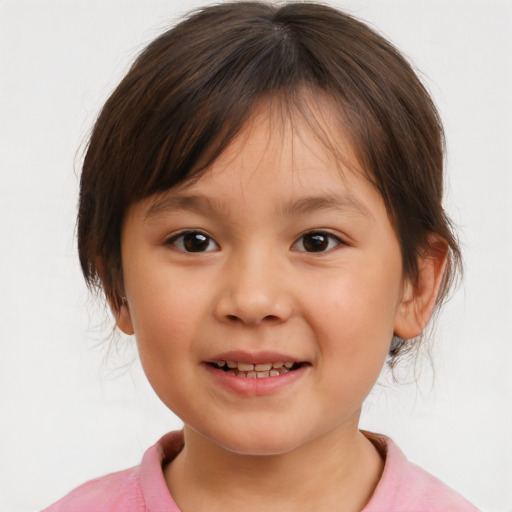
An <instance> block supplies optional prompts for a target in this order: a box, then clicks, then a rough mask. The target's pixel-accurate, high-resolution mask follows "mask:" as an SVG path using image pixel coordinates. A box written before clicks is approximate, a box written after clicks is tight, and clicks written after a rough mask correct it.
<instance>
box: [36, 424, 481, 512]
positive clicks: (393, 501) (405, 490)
mask: <svg viewBox="0 0 512 512" xmlns="http://www.w3.org/2000/svg"><path fill="white" fill-rule="evenodd" d="M365 435H366V436H367V437H368V438H369V439H370V440H371V441H372V442H373V444H374V445H375V446H376V448H377V449H378V450H379V452H380V453H381V454H382V455H383V456H384V457H385V459H386V463H385V466H384V472H383V474H382V477H381V479H380V481H379V484H378V485H377V488H376V489H375V491H374V493H373V496H372V498H371V499H370V501H369V503H368V504H367V505H366V507H365V508H364V509H363V510H362V512H478V509H477V508H476V507H474V506H473V505H471V504H470V503H469V502H468V501H466V500H465V499H464V498H462V497H461V496H460V495H459V494H457V493H456V492H455V491H453V490H452V489H450V488H449V487H447V486H446V485H445V484H443V483H442V482H441V481H440V480H438V479H437V478H435V477H433V476H432V475H430V474H429V473H427V472H426V471H423V470H422V469H421V468H419V467H418V466H416V465H414V464H412V463H410V462H409V461H408V460H407V459H406V458H405V456H404V454H403V453H402V452H401V451H400V449H399V448H398V447H397V446H396V445H395V444H394V443H393V441H392V440H391V439H389V438H388V437H386V436H382V435H379V434H371V433H368V432H365ZM182 447H183V433H182V432H181V431H178V432H170V433H168V434H166V435H165V436H163V437H162V438H161V439H160V440H159V441H158V443H156V444H155V445H154V446H152V447H151V448H149V449H148V450H147V451H146V453H145V454H144V456H143V458H142V463H141V464H140V465H139V466H136V467H134V468H130V469H126V470H124V471H119V472H117V473H112V474H110V475H106V476H104V477H101V478H97V479H95V480H91V481H90V482H87V483H85V484H83V485H81V486H80V487H78V488H76V489H75V490H74V491H72V492H71V493H69V494H68V495H67V496H65V497H64V498H62V499H61V500H60V501H58V502H57V503H55V504H54V505H51V506H50V507H49V508H47V509H45V510H44V511H43V512H180V510H179V508H178V506H177V505H176V503H175V502H174V500H173V499H172V496H171V495H170V493H169V491H168V489H167V485H166V483H165V480H164V475H163V472H162V466H163V464H164V463H168V462H169V461H170V460H172V459H173V458H174V457H176V455H177V454H178V453H179V452H180V450H181V449H182Z"/></svg>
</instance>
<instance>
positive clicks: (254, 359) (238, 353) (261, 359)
mask: <svg viewBox="0 0 512 512" xmlns="http://www.w3.org/2000/svg"><path fill="white" fill-rule="evenodd" d="M217 361H237V362H239V363H247V364H258V363H272V362H282V363H287V362H292V363H302V362H305V361H304V359H301V358H300V357H299V358H297V357H295V356H291V355H289V354H283V353H280V352H274V351H270V350H260V351H257V352H247V351H244V350H231V351H229V352H222V353H220V354H216V355H215V356H213V357H212V358H210V359H208V360H207V361H206V362H207V363H216V362H217Z"/></svg>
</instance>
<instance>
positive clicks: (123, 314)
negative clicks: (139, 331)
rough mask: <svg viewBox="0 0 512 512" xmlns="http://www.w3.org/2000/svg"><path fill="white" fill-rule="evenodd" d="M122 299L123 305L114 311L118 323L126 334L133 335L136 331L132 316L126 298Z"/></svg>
mask: <svg viewBox="0 0 512 512" xmlns="http://www.w3.org/2000/svg"><path fill="white" fill-rule="evenodd" d="M122 301H123V302H122V304H121V307H120V308H119V309H118V310H117V311H113V313H114V316H115V318H116V325H117V327H118V328H119V329H121V331H123V332H124V333H125V334H128V335H131V334H133V333H134V332H135V331H134V329H133V324H132V317H131V315H130V310H129V309H128V303H127V302H126V299H125V298H123V299H122Z"/></svg>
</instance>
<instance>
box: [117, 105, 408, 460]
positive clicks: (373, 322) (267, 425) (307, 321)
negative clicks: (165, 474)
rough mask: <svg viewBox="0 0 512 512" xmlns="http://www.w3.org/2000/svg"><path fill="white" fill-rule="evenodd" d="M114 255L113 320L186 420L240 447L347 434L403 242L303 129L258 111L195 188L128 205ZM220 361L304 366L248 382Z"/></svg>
mask: <svg viewBox="0 0 512 512" xmlns="http://www.w3.org/2000/svg"><path fill="white" fill-rule="evenodd" d="M328 128H329V127H328ZM334 130H335V128H334V127H330V132H331V133H333V131H334ZM342 140H343V139H342ZM344 157H345V159H346V160H347V161H348V163H350V164H351V165H353V166H356V167H357V163H356V161H355V160H354V158H353V156H352V155H351V154H350V151H349V150H348V149H347V150H346V151H345V155H344ZM341 173H343V177H341ZM155 200H156V202H155ZM187 233H188V234H187ZM122 258H123V273H124V284H125V295H126V298H127V304H128V308H127V307H123V308H122V309H121V312H120V314H119V317H118V325H119V326H120V327H121V328H122V329H123V330H124V331H126V332H132V331H135V334H136V338H137V343H138V347H139V351H140V356H141V361H142V365H143V367H144V369H145V372H146V374H147V376H148V379H149V381H150V382H151V385H152V386H153V388H154V389H155V391H156V392H157V394H158V395H159V396H160V398H161V399H162V400H163V402H164V403H165V404H166V405H167V406H168V407H169V408H170V409H171V410H173V411H174V412H175V413H176V414H177V415H178V416H179V417H181V419H182V420H183V421H184V423H185V424H186V425H188V426H189V427H191V428H192V429H194V430H195V431H196V432H199V433H200V434H202V435H204V436H205V437H206V438H207V439H208V440H209V441H212V442H214V443H216V445H218V446H221V447H224V448H227V449H228V450H231V451H235V452H239V453H246V454H271V453H284V452H287V451H290V450H293V449H294V448H297V447H299V446H301V445H304V444H305V443H308V442H310V441H314V440H316V439H319V438H320V437H321V436H323V435H325V434H327V433H328V432H335V431H339V432H342V431H344V430H345V431H347V432H354V431H355V430H356V429H357V424H358V418H359V412H360V407H361V404H362V402H363V400H364V398H365V397H366V396H367V394H368V393H369V391H370V389H371V388H372V386H373V384H374V383H375V381H376V379H377V377H378V375H379V372H380V370H381V368H382V365H383V363H384V361H385V358H386V354H387V352H388V348H389V344H390V341H391V339H392V336H393V331H394V328H395V323H396V321H397V318H398V316H399V313H398V312H399V309H400V303H401V302H402V289H403V286H402V285H403V279H402V263H401V255H400V248H399V245H398V242H397V238H396V235H395V232H394V230H393V227H392V225H391V223H390V220H389V218H388V215H387V212H386V208H385V206H384V203H383V201H382V199H381V197H380V195H379V193H378V192H377V190H376V189H375V188H374V187H373V186H372V185H371V184H370V183H369V182H368V181H367V180H366V179H365V178H364V177H362V176H361V175H360V174H359V173H353V172H350V171H342V170H341V171H340V166H339V165H337V163H336V162H335V161H334V159H333V156H332V154H331V153H330V152H329V151H328V150H327V149H326V148H325V147H324V145H323V144H321V143H320V142H319V141H318V139H317V137H316V136H315V135H313V134H311V133H310V132H308V129H307V127H306V126H305V125H302V124H301V123H300V122H299V123H295V125H294V130H293V132H292V130H291V129H290V124H289V123H288V124H286V126H284V127H283V126H281V125H279V122H276V120H273V121H269V119H268V118H267V117H266V116H264V115H260V116H257V117H254V118H253V119H252V122H251V123H248V125H247V128H246V129H244V130H242V133H241V134H240V136H239V137H238V138H237V139H236V140H235V142H233V143H232V145H231V146H229V147H228V148H227V150H226V151H225V152H224V154H223V155H221V157H220V158H219V159H217V160H216V161H215V162H214V163H213V165H212V166H211V167H210V169H209V170H208V171H207V172H206V173H205V174H204V175H203V176H202V177H201V178H200V179H199V180H198V181H197V182H196V183H193V184H184V185H180V186H178V187H176V188H174V189H172V190H170V191H169V192H168V193H167V194H165V195H160V196H158V197H151V198H148V199H145V200H142V201H140V202H139V203H136V204H135V205H133V206H132V207H131V208H130V209H129V212H128V214H127V217H126V220H125V223H124V227H123V231H122ZM227 360H232V361H235V362H240V363H262V364H263V363H282V362H297V363H301V364H300V367H299V368H298V369H295V370H292V371H290V372H288V373H284V374H280V375H279V376H268V377H266V375H270V374H269V373H267V374H265V373H262V376H263V378H246V376H245V375H248V374H243V376H237V375H232V374H230V373H227V372H224V371H223V370H221V369H218V368H216V367H214V365H213V364H212V363H215V362H217V361H227ZM256 369H258V368H256ZM263 371H264V370H262V372H263ZM275 371H276V369H274V372H273V373H275ZM277 371H278V372H279V371H283V370H282V368H281V370H279V368H278V369H277Z"/></svg>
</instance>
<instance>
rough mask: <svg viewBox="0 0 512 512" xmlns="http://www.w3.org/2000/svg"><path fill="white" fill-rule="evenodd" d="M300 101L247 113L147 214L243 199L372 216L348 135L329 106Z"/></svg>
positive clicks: (284, 210)
mask: <svg viewBox="0 0 512 512" xmlns="http://www.w3.org/2000/svg"><path fill="white" fill-rule="evenodd" d="M318 103H319V102H315V104H313V105H311V104H308V105H303V106H302V108H301V110H300V111H297V110H292V109H290V108H285V107H284V106H283V104H277V103H276V102H271V103H270V102H267V103H264V104H261V105H259V106H258V107H257V108H255V109H254V111H253V113H252V115H251V116H250V118H249V119H248V121H247V122H246V123H245V125H244V126H243V128H242V129H241V130H240V132H239V133H238V135H237V137H236V138H235V139H234V140H233V141H232V142H231V143H230V144H229V145H228V146H227V148H226V149H225V150H224V151H223V153H222V154H221V155H220V156H219V157H218V158H217V159H216V160H214V161H213V162H212V163H211V164H210V165H209V166H207V168H206V169H205V171H204V172H202V173H201V175H200V176H199V177H195V178H194V179H193V180H189V181H187V182H184V183H182V184H180V185H178V186H176V187H173V188H172V189H171V190H169V191H167V192H165V193H163V194H158V195H157V196H155V197H154V200H153V201H151V202H150V205H149V207H148V209H147V212H146V216H147V217H148V218H151V217H154V216H158V215H159V214H160V213H165V212H169V211H170V210H174V211H176V210H180V209H182V210H183V209H186V210H197V211H202V212H208V211H210V212H213V211H221V210H224V211H227V210H229V209H231V208H232V207H234V204H235V203H236V202H237V201H238V200H239V202H240V204H241V205H242V207H244V209H245V210H250V204H249V202H245V201H247V200H248V198H249V197H250V196H251V197H257V198H258V202H259V203H260V205H261V203H265V204H267V205H269V206H271V207H272V209H273V211H274V212H275V213H277V214H279V215H281V216H282V215H287V216H292V215H300V214H303V213H305V212H308V211H312V210H320V209H324V210H325V209H329V208H330V209H333V208H342V209H344V210H345V211H347V212H352V213H354V214H359V215H363V216H367V217H368V218H371V217H372V213H371V208H370V207H368V205H367V204H366V203H367V202H368V199H369V198H368V197H367V196H368V191H369V189H371V190H370V192H371V194H370V195H371V196H374V195H375V193H376V190H375V189H374V187H373V186H371V185H370V183H369V182H368V180H367V179H366V177H365V173H364V172H363V171H362V169H361V167H360V166H359V164H358V161H357V159H356V157H355V152H354V151H353V145H352V143H351V141H350V136H349V135H348V134H347V133H346V130H345V129H344V128H343V127H342V126H341V123H340V122H339V120H338V119H337V118H336V117H335V115H334V114H333V113H332V112H333V109H332V108H331V109H329V108H327V105H325V104H324V105H319V104H318Z"/></svg>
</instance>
